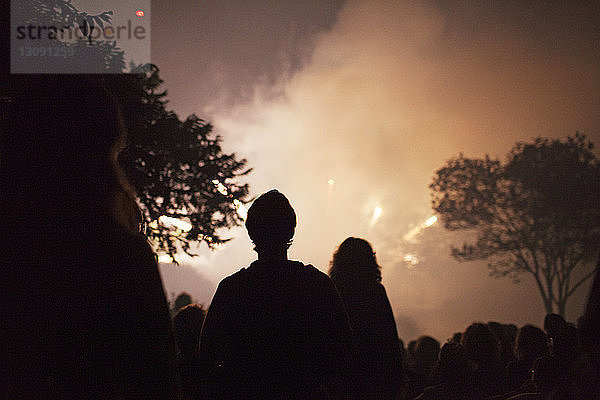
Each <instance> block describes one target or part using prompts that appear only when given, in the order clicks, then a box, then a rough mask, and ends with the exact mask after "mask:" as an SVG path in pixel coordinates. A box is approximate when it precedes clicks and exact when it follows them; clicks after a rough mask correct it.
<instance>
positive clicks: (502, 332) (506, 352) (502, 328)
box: [487, 321, 516, 368]
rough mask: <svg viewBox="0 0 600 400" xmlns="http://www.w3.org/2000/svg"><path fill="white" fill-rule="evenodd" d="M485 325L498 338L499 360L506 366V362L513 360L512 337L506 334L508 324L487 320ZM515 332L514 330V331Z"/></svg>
mask: <svg viewBox="0 0 600 400" xmlns="http://www.w3.org/2000/svg"><path fill="white" fill-rule="evenodd" d="M487 327H488V328H490V330H491V331H492V332H493V333H494V335H496V338H498V346H499V348H498V350H499V352H500V362H501V363H502V365H503V366H504V367H505V368H506V366H507V365H508V363H510V362H511V361H513V360H514V347H515V346H514V338H511V337H509V335H508V329H509V328H508V325H504V324H501V323H499V322H494V321H489V322H488V323H487ZM515 333H516V332H515Z"/></svg>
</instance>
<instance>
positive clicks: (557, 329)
mask: <svg viewBox="0 0 600 400" xmlns="http://www.w3.org/2000/svg"><path fill="white" fill-rule="evenodd" d="M566 327H567V321H565V319H564V318H563V317H561V316H560V315H558V314H552V313H551V314H546V316H545V317H544V330H545V331H546V333H547V334H548V338H549V339H550V343H551V346H552V347H553V344H554V343H553V342H554V339H555V338H556V337H558V336H560V335H562V333H563V331H564V330H565V328H566Z"/></svg>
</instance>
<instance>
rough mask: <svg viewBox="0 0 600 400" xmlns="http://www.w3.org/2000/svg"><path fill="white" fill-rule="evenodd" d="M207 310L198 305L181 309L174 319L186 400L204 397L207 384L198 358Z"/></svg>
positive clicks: (179, 364) (178, 358)
mask: <svg viewBox="0 0 600 400" xmlns="http://www.w3.org/2000/svg"><path fill="white" fill-rule="evenodd" d="M205 315H206V310H204V309H203V308H202V306H200V305H198V304H189V305H187V306H185V307H183V308H181V309H180V310H179V311H178V312H177V314H175V316H174V317H173V328H174V330H175V339H176V342H177V348H178V350H179V351H178V353H177V364H178V367H179V376H180V378H181V387H182V391H183V395H184V398H185V399H196V398H198V397H200V396H201V395H202V393H203V392H202V391H203V390H205V388H206V385H207V383H206V382H205V378H206V376H205V372H204V371H203V370H202V364H201V362H200V358H199V356H198V344H199V342H200V332H201V330H202V323H203V322H204V317H205Z"/></svg>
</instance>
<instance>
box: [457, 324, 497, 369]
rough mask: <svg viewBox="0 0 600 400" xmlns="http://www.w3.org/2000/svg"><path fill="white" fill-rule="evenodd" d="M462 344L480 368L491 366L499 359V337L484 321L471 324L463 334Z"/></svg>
mask: <svg viewBox="0 0 600 400" xmlns="http://www.w3.org/2000/svg"><path fill="white" fill-rule="evenodd" d="M461 344H462V345H463V347H464V348H465V352H466V354H467V356H468V357H470V358H471V359H472V360H474V361H475V362H477V363H478V365H479V367H480V368H486V367H491V366H493V364H495V363H497V362H498V361H499V351H498V338H496V335H494V333H493V332H492V331H491V330H490V329H489V328H488V327H487V326H486V325H484V324H482V323H473V324H471V325H469V326H468V327H467V329H466V330H465V333H463V335H462V338H461Z"/></svg>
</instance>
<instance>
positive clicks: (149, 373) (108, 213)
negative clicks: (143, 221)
mask: <svg viewBox="0 0 600 400" xmlns="http://www.w3.org/2000/svg"><path fill="white" fill-rule="evenodd" d="M21 78H22V77H21ZM97 78H98V77H85V78H83V77H74V76H58V75H57V76H31V77H27V78H26V79H23V80H22V81H20V82H21V83H22V85H21V87H20V89H19V90H15V91H14V92H13V93H12V94H10V95H9V96H8V97H3V98H1V99H0V114H1V117H2V118H1V119H2V125H1V126H0V129H2V132H1V133H2V136H1V140H2V143H1V150H2V154H1V160H0V163H1V164H0V187H2V196H0V212H1V213H2V215H1V218H0V230H1V232H2V240H0V255H1V259H2V261H1V262H2V281H3V285H2V286H3V287H2V290H0V293H1V294H0V303H1V304H2V313H1V317H0V318H1V321H0V326H1V328H0V329H1V334H2V338H1V343H2V346H1V348H2V350H1V351H2V354H1V355H0V359H1V360H2V361H1V363H2V367H1V368H0V370H1V372H0V373H1V376H0V382H1V383H0V386H1V389H0V391H1V392H2V397H5V398H11V399H20V398H26V399H31V398H35V399H53V398H60V399H94V398H102V399H108V398H115V399H150V398H153V399H158V398H160V399H165V398H177V396H178V386H177V378H176V365H175V345H174V340H173V336H172V331H171V322H170V319H169V313H168V309H167V302H166V299H165V296H164V293H163V287H162V283H161V279H160V276H159V272H158V265H157V262H156V259H155V255H154V253H153V252H152V250H151V248H150V246H149V244H148V243H147V241H146V238H145V237H144V236H143V235H141V234H140V233H139V231H138V227H139V222H140V218H139V217H140V214H139V210H138V208H137V206H136V203H135V200H134V193H133V191H132V189H131V188H130V186H129V185H128V183H127V181H126V180H125V179H124V177H123V175H122V173H121V171H120V169H119V168H118V166H117V154H118V151H119V150H120V144H121V143H123V140H124V134H125V132H124V129H123V124H122V121H121V118H120V113H119V109H118V107H117V105H116V103H115V101H114V100H113V98H112V96H110V95H109V94H108V92H107V91H106V90H105V89H104V87H103V86H102V85H101V84H100V83H99V82H97V81H96V80H95V79H97ZM11 79H12V78H11ZM14 79H15V81H11V83H12V84H14V85H17V80H18V79H20V78H18V77H17V78H14Z"/></svg>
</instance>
